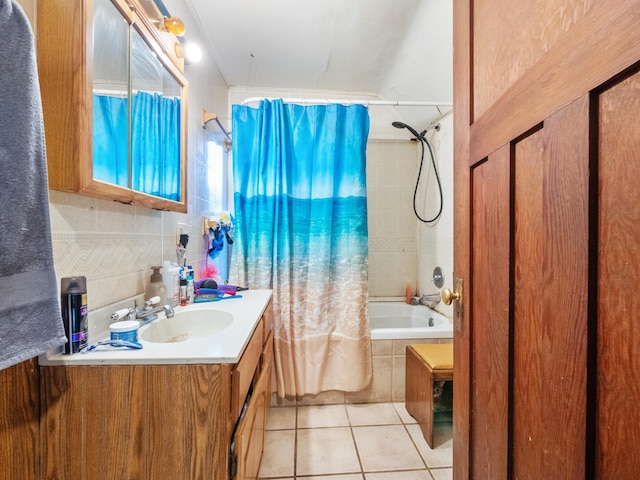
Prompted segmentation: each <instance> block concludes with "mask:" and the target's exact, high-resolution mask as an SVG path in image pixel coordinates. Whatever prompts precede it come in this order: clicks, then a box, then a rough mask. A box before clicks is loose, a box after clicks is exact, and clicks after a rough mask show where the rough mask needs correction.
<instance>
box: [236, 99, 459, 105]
mask: <svg viewBox="0 0 640 480" xmlns="http://www.w3.org/2000/svg"><path fill="white" fill-rule="evenodd" d="M275 99H276V98H275V97H274V98H266V97H251V98H246V99H244V100H243V101H242V105H246V104H248V103H253V102H259V101H260V100H275ZM281 100H282V101H283V102H285V103H301V104H303V105H304V104H305V103H308V104H316V105H317V104H329V103H340V104H345V105H364V106H378V105H380V106H393V107H453V103H450V102H419V101H406V102H403V101H400V100H347V99H336V100H329V99H324V98H282V99H281Z"/></svg>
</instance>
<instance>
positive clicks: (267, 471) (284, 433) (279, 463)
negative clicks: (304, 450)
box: [259, 430, 296, 478]
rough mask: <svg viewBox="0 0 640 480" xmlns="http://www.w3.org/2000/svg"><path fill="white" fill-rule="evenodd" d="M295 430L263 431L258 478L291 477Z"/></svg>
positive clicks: (292, 472)
mask: <svg viewBox="0 0 640 480" xmlns="http://www.w3.org/2000/svg"><path fill="white" fill-rule="evenodd" d="M295 438H296V431H295V430H272V431H267V432H265V439H264V453H263V454H262V463H261V465H260V474H259V477H260V478H293V475H294V470H293V467H294V461H295Z"/></svg>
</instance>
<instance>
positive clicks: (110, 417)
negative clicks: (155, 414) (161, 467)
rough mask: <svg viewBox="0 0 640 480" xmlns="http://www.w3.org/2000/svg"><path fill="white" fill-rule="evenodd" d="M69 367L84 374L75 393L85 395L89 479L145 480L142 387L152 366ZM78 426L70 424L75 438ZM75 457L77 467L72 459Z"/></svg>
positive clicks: (146, 416)
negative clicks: (83, 393) (80, 370)
mask: <svg viewBox="0 0 640 480" xmlns="http://www.w3.org/2000/svg"><path fill="white" fill-rule="evenodd" d="M69 368H80V369H82V371H83V373H84V378H83V383H82V384H80V385H77V386H76V388H82V389H84V390H85V395H84V401H83V405H82V408H83V412H84V413H83V416H82V431H83V434H84V444H85V445H84V448H85V452H86V453H85V458H84V462H85V464H86V472H87V477H86V478H88V479H92V478H105V479H106V478H109V479H113V480H116V479H121V478H131V479H134V478H139V479H143V478H146V470H147V463H148V462H147V456H148V450H147V445H148V443H147V437H148V436H149V428H148V425H147V418H148V413H147V411H146V408H145V407H146V396H147V389H146V388H144V385H146V372H147V369H148V367H145V366H129V365H127V366H117V365H110V366H101V365H100V366H85V367H69ZM98 392H103V393H102V394H98ZM104 392H109V395H105V394H104ZM76 420H77V419H76ZM74 424H75V425H76V428H77V426H78V425H77V423H76V422H74V420H73V419H72V420H71V422H70V425H69V427H70V428H69V430H70V433H71V434H72V435H73V429H74ZM71 458H72V459H73V460H74V462H77V458H74V457H73V455H72V456H71Z"/></svg>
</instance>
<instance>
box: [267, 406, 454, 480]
mask: <svg viewBox="0 0 640 480" xmlns="http://www.w3.org/2000/svg"><path fill="white" fill-rule="evenodd" d="M435 444H436V448H435V449H433V450H432V449H431V448H429V446H428V445H427V442H426V441H425V440H424V437H423V436H422V432H421V431H420V427H419V426H418V425H417V424H416V421H415V420H414V419H413V418H412V417H411V416H410V415H409V414H408V413H407V411H406V409H405V408H404V404H403V403H371V404H362V405H358V404H340V405H322V406H310V405H298V406H282V407H272V408H271V409H270V412H269V418H268V422H267V432H266V438H265V450H264V454H263V458H262V466H261V468H260V479H261V480H263V479H264V480H267V479H269V480H275V479H277V480H293V479H301V480H302V479H304V480H450V479H451V478H452V476H453V475H452V468H451V465H452V428H451V425H450V424H438V425H437V426H436V430H435Z"/></svg>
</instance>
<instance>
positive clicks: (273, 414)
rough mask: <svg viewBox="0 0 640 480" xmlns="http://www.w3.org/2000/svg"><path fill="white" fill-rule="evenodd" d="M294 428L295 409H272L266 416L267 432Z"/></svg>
mask: <svg viewBox="0 0 640 480" xmlns="http://www.w3.org/2000/svg"><path fill="white" fill-rule="evenodd" d="M293 428H296V407H272V408H270V409H269V414H268V415H267V426H266V429H267V430H288V429H293Z"/></svg>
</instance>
